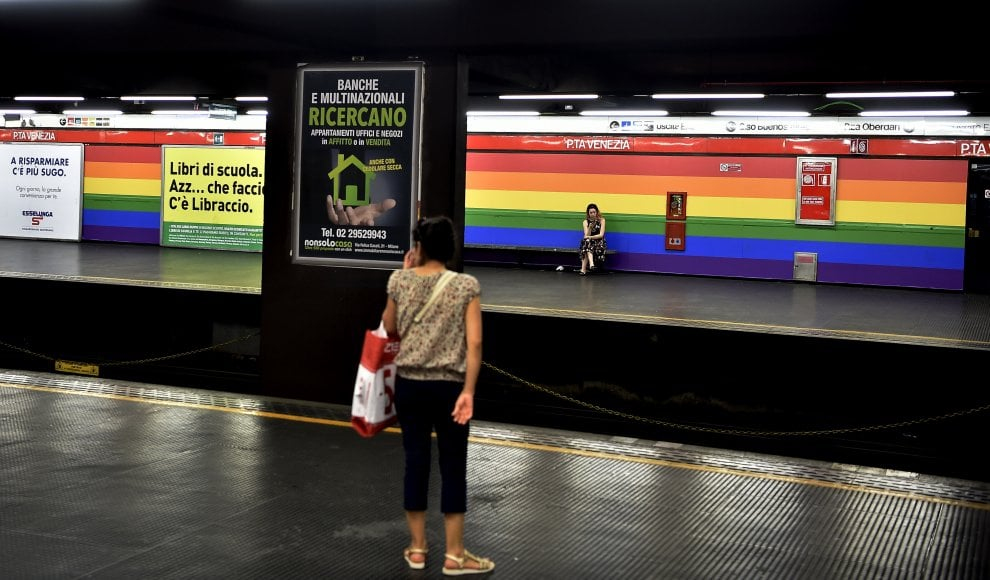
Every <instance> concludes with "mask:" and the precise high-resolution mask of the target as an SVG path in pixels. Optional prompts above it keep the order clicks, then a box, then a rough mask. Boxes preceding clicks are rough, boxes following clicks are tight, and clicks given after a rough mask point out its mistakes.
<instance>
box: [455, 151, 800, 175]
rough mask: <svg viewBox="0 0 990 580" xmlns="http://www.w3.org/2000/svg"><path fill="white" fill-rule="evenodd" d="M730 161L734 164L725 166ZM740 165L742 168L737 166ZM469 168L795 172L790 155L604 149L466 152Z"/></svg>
mask: <svg viewBox="0 0 990 580" xmlns="http://www.w3.org/2000/svg"><path fill="white" fill-rule="evenodd" d="M723 165H729V166H731V167H723ZM736 169H740V170H738V171H737V170H736ZM467 170H468V171H513V172H518V171H527V172H540V173H577V174H582V173H583V174H613V175H614V174H618V175H668V176H669V175H683V176H690V177H726V176H729V177H789V178H794V176H795V171H796V169H795V165H794V159H792V158H788V157H694V156H685V157H682V156H658V155H605V154H601V153H479V152H469V153H468V154H467Z"/></svg>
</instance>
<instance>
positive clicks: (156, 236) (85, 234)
mask: <svg viewBox="0 0 990 580" xmlns="http://www.w3.org/2000/svg"><path fill="white" fill-rule="evenodd" d="M82 239H83V240H91V241H100V242H128V243H132V244H154V245H156V246H157V245H159V244H160V243H161V230H159V229H158V228H121V227H115V226H87V225H83V229H82Z"/></svg>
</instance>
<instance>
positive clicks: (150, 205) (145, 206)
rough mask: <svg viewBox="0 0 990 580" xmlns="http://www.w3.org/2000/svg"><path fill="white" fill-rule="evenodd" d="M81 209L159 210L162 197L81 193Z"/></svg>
mask: <svg viewBox="0 0 990 580" xmlns="http://www.w3.org/2000/svg"><path fill="white" fill-rule="evenodd" d="M83 209H89V210H112V211H145V212H160V211H161V210H162V198H160V197H148V196H146V195H106V194H102V193H101V194H99V195H83Z"/></svg>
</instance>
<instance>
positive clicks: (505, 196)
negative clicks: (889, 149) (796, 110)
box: [464, 135, 967, 290]
mask: <svg viewBox="0 0 990 580" xmlns="http://www.w3.org/2000/svg"><path fill="white" fill-rule="evenodd" d="M573 141H574V138H573V137H561V138H559V139H556V140H555V139H554V138H553V137H546V136H540V137H532V138H525V137H518V136H511V137H507V136H483V135H471V136H469V140H468V152H467V173H466V192H465V195H466V198H465V206H466V210H465V218H466V219H465V222H466V226H465V234H464V235H465V240H464V241H465V245H466V246H467V247H468V248H469V249H470V248H471V247H472V246H486V245H488V246H528V247H540V248H547V249H549V248H558V249H560V248H563V249H566V248H574V254H573V257H572V259H569V258H570V256H568V255H567V254H566V253H563V254H561V256H560V260H561V264H562V265H565V266H577V265H578V258H577V247H578V243H579V241H580V237H581V222H582V220H583V218H584V209H585V207H586V205H587V204H588V203H590V202H594V203H596V204H598V206H599V207H600V208H601V211H602V214H603V215H604V216H605V217H606V220H607V229H606V239H607V241H608V246H609V248H610V249H612V250H615V251H616V253H615V254H614V255H613V256H610V258H609V263H608V267H609V269H612V270H622V271H635V272H658V273H671V274H688V275H700V276H722V277H736V278H759V279H772V280H792V279H793V278H794V260H795V253H797V252H810V253H815V254H817V257H818V267H817V280H818V282H828V283H843V284H863V285H881V286H897V287H914V288H932V289H945V290H961V289H962V286H963V261H964V259H963V258H964V245H965V244H964V242H965V238H964V236H965V213H966V176H967V162H966V160H964V159H937V158H914V157H906V156H905V157H872V156H871V157H864V156H850V155H848V147H849V145H848V142H846V143H844V144H843V143H842V140H841V139H821V140H817V141H819V143H818V146H817V147H816V146H815V143H813V142H814V141H816V140H814V139H800V140H799V139H773V140H764V141H759V140H757V139H746V140H739V139H721V141H723V143H721V144H720V143H719V141H720V139H718V138H709V139H697V138H693V139H690V141H691V142H692V143H694V144H697V143H701V142H704V144H703V145H691V151H690V152H689V154H678V153H667V152H665V151H664V147H663V146H653V147H640V148H636V147H631V148H629V149H627V150H624V151H621V152H613V151H569V150H566V145H565V144H566V143H568V142H573ZM677 141H678V140H677V139H676V138H675V139H667V140H665V141H664V144H665V145H674V146H676V145H677V143H676V142H677ZM758 141H759V142H758ZM744 142H749V143H751V146H747V145H745V143H744ZM787 142H791V143H789V144H788V143H787ZM836 142H839V143H838V145H836ZM554 143H559V144H560V149H564V150H554V149H555V147H554ZM781 144H783V146H781ZM843 147H844V148H845V149H842V148H843ZM637 149H638V150H637ZM651 149H653V151H650V150H651ZM720 149H721V150H725V151H730V152H731V153H732V154H717V152H718V151H719V150H720ZM880 149H881V150H882V148H880ZM747 150H752V151H753V154H746V152H747ZM695 151H697V152H698V153H695ZM768 151H771V152H778V153H776V154H773V153H768ZM841 152H845V153H846V155H845V156H842V157H839V158H838V165H837V173H836V177H837V189H836V203H835V225H834V226H808V225H796V224H795V205H796V174H797V171H796V167H797V166H796V159H797V157H798V156H802V155H835V154H836V153H841ZM780 153H784V154H780ZM727 166H728V167H732V168H733V170H732V171H730V172H726V171H725V170H724V168H725V167H727ZM670 191H677V192H687V204H686V205H687V221H686V234H687V235H686V245H685V249H684V250H683V251H676V250H666V249H665V247H664V246H665V244H664V242H665V236H664V231H665V225H666V223H665V221H666V220H665V214H666V197H667V192H670ZM465 256H466V259H468V260H470V254H469V251H467V252H466V253H465Z"/></svg>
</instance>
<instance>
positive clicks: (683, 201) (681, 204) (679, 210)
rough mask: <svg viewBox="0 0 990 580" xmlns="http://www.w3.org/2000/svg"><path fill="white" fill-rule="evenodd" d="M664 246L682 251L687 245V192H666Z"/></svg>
mask: <svg viewBox="0 0 990 580" xmlns="http://www.w3.org/2000/svg"><path fill="white" fill-rule="evenodd" d="M664 230H665V231H664V248H665V249H667V250H674V251H680V252H683V251H684V250H685V249H686V247H687V192H684V191H668V192H667V223H666V226H665V227H664Z"/></svg>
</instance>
